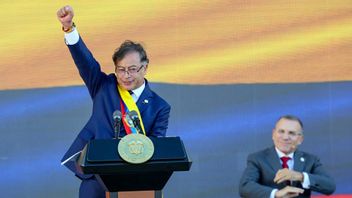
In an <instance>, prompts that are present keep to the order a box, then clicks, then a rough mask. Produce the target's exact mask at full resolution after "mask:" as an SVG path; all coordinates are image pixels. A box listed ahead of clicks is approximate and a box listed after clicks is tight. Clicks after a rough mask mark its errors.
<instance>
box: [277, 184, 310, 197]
mask: <svg viewBox="0 0 352 198" xmlns="http://www.w3.org/2000/svg"><path fill="white" fill-rule="evenodd" d="M303 192H304V190H303V189H301V188H296V187H292V186H286V187H285V188H283V189H281V190H279V191H276V193H275V198H290V197H297V196H298V195H299V194H302V193H303Z"/></svg>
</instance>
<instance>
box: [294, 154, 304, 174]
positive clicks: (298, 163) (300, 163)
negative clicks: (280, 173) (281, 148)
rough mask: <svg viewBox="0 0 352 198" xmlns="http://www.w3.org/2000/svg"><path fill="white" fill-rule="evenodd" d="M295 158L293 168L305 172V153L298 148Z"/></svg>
mask: <svg viewBox="0 0 352 198" xmlns="http://www.w3.org/2000/svg"><path fill="white" fill-rule="evenodd" d="M293 158H294V165H293V170H295V171H298V172H303V169H304V164H305V161H306V159H305V158H304V156H303V153H302V152H301V151H298V150H297V151H296V152H295V154H294V157H293Z"/></svg>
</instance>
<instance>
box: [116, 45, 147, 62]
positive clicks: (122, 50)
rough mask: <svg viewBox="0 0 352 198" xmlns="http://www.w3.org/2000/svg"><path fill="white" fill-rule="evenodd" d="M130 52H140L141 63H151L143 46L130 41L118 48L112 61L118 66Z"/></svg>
mask: <svg viewBox="0 0 352 198" xmlns="http://www.w3.org/2000/svg"><path fill="white" fill-rule="evenodd" d="M130 52H138V53H139V56H140V57H141V62H146V63H147V64H148V63H149V59H148V57H147V53H146V52H145V50H144V48H143V46H142V45H141V44H139V43H135V42H133V41H130V40H126V41H125V42H123V43H122V44H121V45H120V47H119V48H117V49H116V50H115V52H114V54H113V55H112V60H113V61H114V64H115V65H116V64H117V63H118V62H119V61H120V60H122V59H123V58H124V57H125V55H126V54H128V53H130Z"/></svg>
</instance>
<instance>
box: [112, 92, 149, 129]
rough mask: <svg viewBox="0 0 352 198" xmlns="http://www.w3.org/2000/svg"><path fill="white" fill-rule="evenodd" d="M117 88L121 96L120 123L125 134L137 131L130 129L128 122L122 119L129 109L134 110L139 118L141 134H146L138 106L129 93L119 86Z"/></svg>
mask: <svg viewBox="0 0 352 198" xmlns="http://www.w3.org/2000/svg"><path fill="white" fill-rule="evenodd" d="M117 89H118V91H119V93H120V96H121V103H120V105H121V112H122V116H123V119H122V123H123V125H124V127H125V130H126V133H127V134H131V133H138V132H137V131H136V130H135V129H133V128H132V129H131V127H130V125H129V123H128V122H126V120H125V119H124V118H125V116H126V112H129V111H136V112H137V114H138V117H139V120H140V125H141V128H142V131H143V134H144V135H146V133H145V130H144V124H143V120H142V116H141V113H140V112H139V109H138V106H137V105H136V103H135V102H134V100H133V98H132V96H131V94H130V93H129V92H128V91H127V90H126V89H124V88H122V87H121V86H119V85H118V86H117Z"/></svg>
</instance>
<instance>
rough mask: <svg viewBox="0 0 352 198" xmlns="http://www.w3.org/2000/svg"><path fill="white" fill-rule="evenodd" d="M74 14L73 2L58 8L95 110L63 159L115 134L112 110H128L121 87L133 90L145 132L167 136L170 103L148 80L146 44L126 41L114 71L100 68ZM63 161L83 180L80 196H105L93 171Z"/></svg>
mask: <svg viewBox="0 0 352 198" xmlns="http://www.w3.org/2000/svg"><path fill="white" fill-rule="evenodd" d="M73 16H74V12H73V9H72V7H71V6H64V7H63V8H61V9H59V10H58V12H57V17H58V19H59V21H60V22H61V24H62V30H63V31H64V32H65V42H66V44H67V46H68V48H69V50H70V53H71V55H72V58H73V60H74V62H75V64H76V66H77V68H78V70H79V74H80V75H81V77H82V79H83V81H84V83H85V85H86V86H87V88H88V91H89V94H90V96H91V98H92V100H93V110H92V115H91V117H90V119H89V121H88V122H87V124H86V125H85V126H84V127H83V129H82V130H81V131H80V133H79V134H78V136H77V138H76V139H75V140H74V142H73V143H72V145H71V147H70V148H69V149H68V151H67V152H66V154H65V155H64V157H63V159H62V161H63V162H65V161H67V159H70V157H71V156H73V155H74V154H76V153H77V152H79V151H81V150H82V149H83V147H84V146H85V145H86V144H87V142H88V141H90V140H92V139H111V138H113V137H114V129H113V125H114V123H113V118H112V115H113V112H114V111H115V110H120V111H122V113H123V114H124V111H128V110H126V109H125V108H126V103H125V101H124V100H123V99H122V98H121V96H122V94H121V90H122V91H126V90H127V91H129V92H130V94H131V96H132V99H133V101H134V103H135V104H136V105H137V108H138V110H139V112H140V115H141V118H142V120H143V125H144V129H145V132H146V135H147V136H154V137H162V136H165V134H166V129H167V126H168V119H169V114H170V105H169V104H168V103H167V102H166V101H165V100H163V99H162V98H161V97H160V96H158V95H157V94H156V93H154V92H153V91H152V90H151V89H150V87H149V84H148V81H147V80H146V79H145V78H144V76H145V75H146V72H147V69H148V63H149V60H148V57H147V54H146V52H145V50H144V49H143V47H142V46H141V45H140V44H138V43H134V42H132V41H125V42H124V43H123V44H122V45H121V46H120V47H119V48H118V49H117V50H116V51H115V52H114V54H113V62H114V64H115V74H109V75H107V74H105V73H104V72H102V71H101V68H100V65H99V63H98V62H97V61H96V60H95V59H94V57H93V55H92V54H91V52H90V51H89V50H88V48H87V47H86V45H85V44H84V42H83V40H82V38H81V37H80V36H79V34H78V31H77V29H76V27H75V25H74V23H73V21H72V19H73ZM118 87H119V88H118ZM128 96H129V95H128ZM133 101H132V102H133ZM128 132H129V130H128V127H127V128H126V126H125V127H121V130H120V136H124V135H126V133H128ZM64 164H65V165H66V166H67V167H68V168H69V169H71V170H72V171H73V172H74V173H75V175H76V176H77V177H78V178H80V179H81V180H82V182H81V186H80V189H79V197H82V198H83V197H84V198H90V197H92V198H93V197H94V198H100V197H101V198H103V197H105V191H104V189H103V188H102V187H101V186H100V184H99V183H98V182H97V180H96V178H95V177H94V175H85V174H81V173H80V172H79V171H78V170H77V169H76V167H75V164H74V163H73V162H70V161H68V162H66V163H64Z"/></svg>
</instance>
